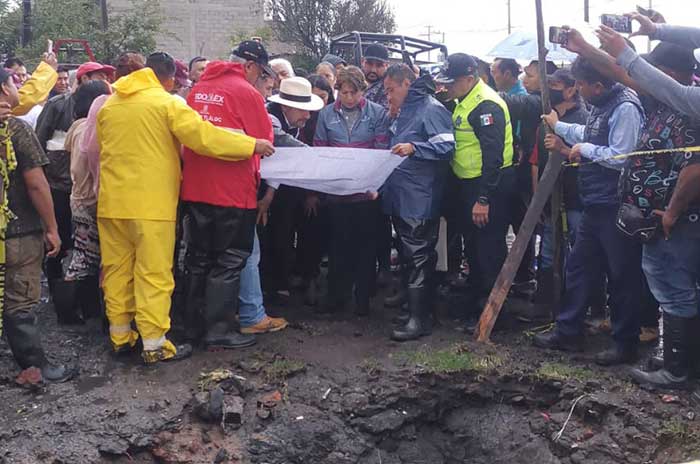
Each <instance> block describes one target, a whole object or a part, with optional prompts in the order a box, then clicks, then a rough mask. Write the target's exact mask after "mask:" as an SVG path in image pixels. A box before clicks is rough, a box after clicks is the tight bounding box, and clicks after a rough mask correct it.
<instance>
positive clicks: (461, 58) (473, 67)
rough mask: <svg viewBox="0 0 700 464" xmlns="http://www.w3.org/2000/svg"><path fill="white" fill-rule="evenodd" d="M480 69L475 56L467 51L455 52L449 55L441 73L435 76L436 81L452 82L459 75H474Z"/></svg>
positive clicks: (439, 82) (442, 82)
mask: <svg viewBox="0 0 700 464" xmlns="http://www.w3.org/2000/svg"><path fill="white" fill-rule="evenodd" d="M478 69H479V64H478V63H477V61H476V59H475V58H474V57H473V56H471V55H467V54H466V53H454V54H452V55H450V56H448V57H447V60H446V61H445V64H444V65H443V66H442V69H441V70H440V74H438V76H437V77H436V78H435V82H437V83H438V84H452V83H453V82H454V81H455V79H457V78H458V77H463V76H471V75H474V73H476V72H477V70H478Z"/></svg>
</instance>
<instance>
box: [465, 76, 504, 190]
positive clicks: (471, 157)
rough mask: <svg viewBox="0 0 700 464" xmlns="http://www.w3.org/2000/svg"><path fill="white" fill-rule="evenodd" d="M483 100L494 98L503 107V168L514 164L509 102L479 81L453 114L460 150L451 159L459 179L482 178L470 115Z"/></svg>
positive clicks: (492, 99)
mask: <svg viewBox="0 0 700 464" xmlns="http://www.w3.org/2000/svg"><path fill="white" fill-rule="evenodd" d="M483 101H492V102H494V103H496V104H497V105H498V106H500V107H501V108H502V109H503V113H504V114H505V116H506V133H505V135H506V137H505V138H506V139H505V145H504V148H503V166H501V169H503V168H507V167H509V166H512V165H513V127H512V126H511V124H510V112H509V111H508V105H506V102H505V101H503V99H502V98H501V97H500V96H499V95H498V93H496V91H495V90H493V89H492V88H491V87H489V86H488V85H486V84H485V83H484V81H481V80H480V81H479V83H478V84H476V86H475V87H474V88H473V89H472V91H471V92H469V95H467V97H466V98H465V99H464V100H462V101H461V102H460V103H459V104H458V105H457V107H456V108H455V110H454V113H452V122H453V123H454V126H455V140H456V142H457V150H456V151H455V157H454V159H453V160H452V171H454V173H455V175H456V176H457V177H459V178H460V179H475V178H477V177H481V166H482V153H481V145H480V144H479V139H478V138H477V137H476V134H475V133H474V128H472V126H471V124H469V115H470V114H471V112H472V111H474V110H475V109H476V107H477V106H479V104H480V103H481V102H483Z"/></svg>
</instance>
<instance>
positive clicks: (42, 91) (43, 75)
mask: <svg viewBox="0 0 700 464" xmlns="http://www.w3.org/2000/svg"><path fill="white" fill-rule="evenodd" d="M57 80H58V73H57V72H56V70H55V69H53V68H52V67H51V66H49V65H48V64H46V63H44V62H43V61H42V62H41V63H39V66H37V68H36V69H35V70H34V72H33V73H32V77H30V78H29V80H27V82H25V83H24V85H23V86H22V87H20V88H19V105H17V106H15V107H14V108H13V109H12V114H13V115H15V116H24V115H25V114H27V113H29V110H31V109H32V108H34V107H35V106H36V105H38V104H39V103H41V102H43V101H44V100H46V99H47V98H48V96H49V93H51V90H52V89H53V88H54V86H55V85H56V81H57Z"/></svg>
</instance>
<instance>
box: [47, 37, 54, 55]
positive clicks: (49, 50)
mask: <svg viewBox="0 0 700 464" xmlns="http://www.w3.org/2000/svg"><path fill="white" fill-rule="evenodd" d="M46 53H53V40H51V39H49V40H47V41H46Z"/></svg>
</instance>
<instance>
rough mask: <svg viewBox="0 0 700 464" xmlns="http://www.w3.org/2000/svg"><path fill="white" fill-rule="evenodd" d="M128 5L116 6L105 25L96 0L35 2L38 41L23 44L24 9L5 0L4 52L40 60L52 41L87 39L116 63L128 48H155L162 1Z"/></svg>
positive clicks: (0, 33)
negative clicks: (21, 33) (20, 45)
mask: <svg viewBox="0 0 700 464" xmlns="http://www.w3.org/2000/svg"><path fill="white" fill-rule="evenodd" d="M130 1H131V5H130V6H129V8H127V9H122V10H118V11H117V10H110V11H109V21H108V24H107V28H106V29H104V27H103V26H104V24H103V20H104V18H103V16H102V8H101V2H99V1H98V2H96V1H95V0H34V2H33V3H34V4H33V8H32V37H33V39H32V41H31V43H30V44H28V45H27V46H25V47H22V48H19V42H18V38H19V34H20V31H21V27H22V22H21V21H22V14H21V8H20V7H19V6H18V5H17V4H16V3H13V2H6V4H7V7H6V8H5V10H4V13H3V9H2V6H3V0H0V47H2V48H3V49H0V53H2V52H5V53H13V52H14V53H16V54H18V55H21V56H22V57H23V58H25V59H27V60H30V61H32V60H36V59H38V58H39V57H40V56H41V54H42V53H43V52H44V51H46V42H47V40H48V39H51V40H56V39H61V38H70V39H86V40H88V41H89V42H90V46H91V47H92V49H93V51H94V53H95V56H96V58H97V59H98V60H100V61H105V62H110V61H111V60H113V59H114V58H115V57H116V56H117V55H119V54H120V53H122V52H124V51H137V52H143V53H146V52H151V51H153V49H154V48H155V47H156V40H155V38H156V35H157V34H158V33H159V32H160V28H161V24H162V22H163V16H162V11H161V7H160V1H159V0H130Z"/></svg>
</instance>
